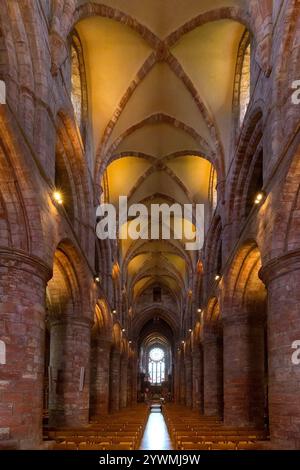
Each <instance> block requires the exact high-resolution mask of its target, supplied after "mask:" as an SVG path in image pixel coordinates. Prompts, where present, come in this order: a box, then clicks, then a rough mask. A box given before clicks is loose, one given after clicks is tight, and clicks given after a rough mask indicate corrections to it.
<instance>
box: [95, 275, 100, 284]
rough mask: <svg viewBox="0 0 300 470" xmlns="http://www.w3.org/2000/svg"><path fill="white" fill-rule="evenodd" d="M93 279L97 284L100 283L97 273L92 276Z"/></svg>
mask: <svg viewBox="0 0 300 470" xmlns="http://www.w3.org/2000/svg"><path fill="white" fill-rule="evenodd" d="M94 281H95V282H96V283H97V284H100V282H101V279H100V276H99V275H96V276H94Z"/></svg>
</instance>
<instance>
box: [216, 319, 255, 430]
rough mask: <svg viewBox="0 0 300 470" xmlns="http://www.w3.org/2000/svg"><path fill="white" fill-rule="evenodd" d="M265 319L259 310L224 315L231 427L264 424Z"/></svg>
mask: <svg viewBox="0 0 300 470" xmlns="http://www.w3.org/2000/svg"><path fill="white" fill-rule="evenodd" d="M261 313H263V312H261ZM263 321H264V318H263V314H262V315H261V317H260V316H259V315H255V312H238V313H234V312H230V313H229V315H228V317H227V318H226V317H225V318H223V345H224V350H223V357H224V422H225V424H227V425H229V426H255V427H258V428H262V427H263V423H264V326H263Z"/></svg>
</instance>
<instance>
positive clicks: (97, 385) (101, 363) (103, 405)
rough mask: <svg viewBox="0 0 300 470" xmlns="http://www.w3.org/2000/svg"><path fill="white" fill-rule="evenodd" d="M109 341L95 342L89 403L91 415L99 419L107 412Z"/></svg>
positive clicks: (102, 339) (97, 340)
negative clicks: (93, 374)
mask: <svg viewBox="0 0 300 470" xmlns="http://www.w3.org/2000/svg"><path fill="white" fill-rule="evenodd" d="M110 349H111V341H109V340H108V339H106V338H101V337H99V338H97V339H96V341H95V351H94V354H93V359H94V360H95V364H94V372H95V376H94V377H93V385H92V386H93V397H92V402H91V411H92V415H93V416H95V417H101V416H103V415H107V414H108V412H109V361H110Z"/></svg>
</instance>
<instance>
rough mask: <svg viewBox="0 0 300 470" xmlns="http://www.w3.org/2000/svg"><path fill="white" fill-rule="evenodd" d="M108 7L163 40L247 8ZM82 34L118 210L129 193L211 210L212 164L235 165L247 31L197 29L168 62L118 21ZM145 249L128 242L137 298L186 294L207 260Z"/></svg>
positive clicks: (233, 26) (88, 27)
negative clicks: (207, 18) (236, 109)
mask: <svg viewBox="0 0 300 470" xmlns="http://www.w3.org/2000/svg"><path fill="white" fill-rule="evenodd" d="M98 3H100V2H98ZM101 3H102V4H106V5H108V6H110V7H113V8H117V9H119V10H120V11H122V12H124V13H126V14H128V15H130V16H131V17H132V18H134V19H135V20H137V21H138V22H139V23H141V24H142V25H144V26H146V27H147V28H148V29H149V30H150V31H151V32H152V33H154V35H156V36H157V38H158V40H159V39H165V38H167V36H168V35H169V34H170V33H172V32H173V31H175V30H176V29H177V28H179V27H180V26H182V25H183V24H184V23H186V22H187V21H189V20H191V19H192V18H194V17H196V16H197V15H199V14H200V13H203V12H206V11H209V10H212V9H217V8H220V7H223V6H240V7H241V6H243V5H244V3H245V2H243V1H240V0H222V1H221V0H215V1H211V0H207V1H206V0H205V1H199V0H182V1H181V0H164V1H162V0H143V1H141V0H126V1H125V0H110V1H107V2H101ZM76 29H77V31H78V33H79V36H80V39H81V41H82V45H83V51H84V60H85V65H86V73H87V84H88V96H89V107H90V113H91V120H92V125H93V136H94V151H95V159H96V157H97V158H98V159H99V155H100V157H101V160H102V161H103V159H104V158H107V156H108V157H110V158H111V159H112V160H113V159H114V161H112V163H110V165H109V166H108V167H107V171H106V177H107V182H108V188H109V200H110V201H111V202H114V203H116V202H117V200H118V196H119V195H128V196H130V201H129V203H130V204H131V203H134V202H135V203H136V202H141V201H148V203H149V201H151V198H152V200H153V197H154V198H156V200H157V201H159V202H166V201H169V203H170V201H173V202H175V201H178V202H180V203H191V202H202V203H204V204H206V206H207V210H208V193H209V180H210V177H211V169H212V165H211V163H210V162H209V161H208V160H210V161H214V156H216V155H217V153H218V151H219V149H220V148H222V149H223V158H224V162H225V169H228V166H229V163H230V162H229V144H230V134H231V122H232V121H231V120H232V96H233V83H234V73H235V66H236V59H237V51H238V46H239V43H240V40H241V37H242V35H243V32H244V26H243V25H241V24H239V23H237V22H235V21H232V20H219V21H214V22H210V23H207V24H204V25H202V26H199V27H196V28H195V29H194V30H192V31H190V32H188V33H187V34H183V35H182V36H181V37H180V38H179V40H178V41H176V42H175V43H174V44H173V45H172V46H171V47H170V48H168V49H167V52H166V53H163V54H162V57H160V60H158V61H157V60H156V59H155V55H154V54H155V50H154V45H153V44H150V43H149V42H147V40H146V39H144V38H142V37H141V36H140V35H139V34H138V33H137V32H136V31H134V30H133V29H132V28H130V27H129V26H127V25H124V24H122V23H119V22H117V21H115V20H111V19H108V18H102V17H91V18H88V19H85V20H82V21H80V22H79V23H78V24H77V26H76ZM166 55H167V59H166ZM124 97H126V98H124ZM122 101H123V104H122V105H121V106H120V103H122ZM112 119H113V121H111V120H112ZM109 124H110V125H109ZM108 125H109V129H107V126H108ZM212 126H213V128H214V129H215V133H212ZM216 136H217V137H216ZM216 138H217V139H219V140H218V142H216ZM158 161H160V167H159V168H157V167H156V165H157V162H158ZM142 242H143V243H141V241H134V242H133V241H128V240H127V241H126V240H124V241H122V242H121V244H120V250H121V254H122V257H123V259H124V262H125V263H128V261H129V264H128V265H127V264H126V265H125V274H126V276H127V284H128V285H129V286H130V287H132V293H134V294H135V295H137V293H139V294H140V293H141V292H143V288H145V286H149V285H151V282H153V283H155V284H156V283H159V284H162V285H165V286H168V287H169V288H170V289H171V290H172V291H173V292H176V293H178V291H179V290H183V291H188V289H189V288H190V285H191V277H190V273H191V272H192V271H193V267H195V264H196V262H197V257H198V254H197V253H188V254H186V252H185V251H184V249H183V244H182V243H180V242H178V241H173V242H172V243H171V244H170V243H169V242H166V241H158V242H152V243H151V242H148V243H147V242H146V243H145V241H142ZM172 245H173V246H174V249H175V252H176V253H172V249H170V246H172ZM139 246H140V248H139ZM131 258H132V259H131Z"/></svg>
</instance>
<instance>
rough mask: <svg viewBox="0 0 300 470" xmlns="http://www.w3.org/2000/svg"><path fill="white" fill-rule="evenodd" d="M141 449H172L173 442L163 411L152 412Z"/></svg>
mask: <svg viewBox="0 0 300 470" xmlns="http://www.w3.org/2000/svg"><path fill="white" fill-rule="evenodd" d="M140 449H141V450H172V449H173V447H172V442H171V439H170V435H169V432H168V428H167V426H166V423H165V420H164V417H163V415H162V413H158V412H153V411H152V413H150V415H149V419H148V422H147V425H146V428H145V432H144V435H143V438H142V442H141V447H140Z"/></svg>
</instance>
